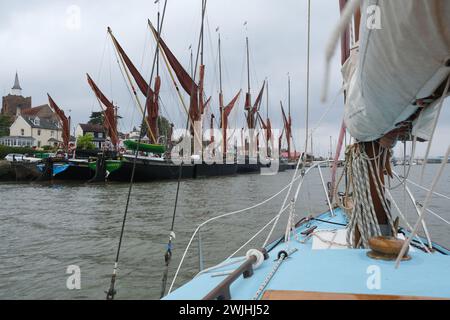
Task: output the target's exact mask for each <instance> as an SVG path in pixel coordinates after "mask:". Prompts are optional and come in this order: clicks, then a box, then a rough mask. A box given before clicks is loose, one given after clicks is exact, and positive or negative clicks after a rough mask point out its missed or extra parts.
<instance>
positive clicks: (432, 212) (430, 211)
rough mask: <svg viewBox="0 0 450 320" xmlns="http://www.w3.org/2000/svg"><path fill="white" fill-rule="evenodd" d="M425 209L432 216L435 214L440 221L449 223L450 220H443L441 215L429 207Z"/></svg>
mask: <svg viewBox="0 0 450 320" xmlns="http://www.w3.org/2000/svg"><path fill="white" fill-rule="evenodd" d="M427 211H428V212H429V213H431V214H432V215H433V216H435V217H436V218H438V219H440V220H441V221H443V222H445V223H446V224H448V225H450V221H448V220H445V219H444V218H443V217H442V216H440V215H439V214H437V213H436V212H434V211H432V210H430V209H428V208H427Z"/></svg>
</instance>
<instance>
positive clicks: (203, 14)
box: [200, 0, 206, 65]
mask: <svg viewBox="0 0 450 320" xmlns="http://www.w3.org/2000/svg"><path fill="white" fill-rule="evenodd" d="M205 9H206V0H202V27H201V32H200V41H201V47H200V48H201V49H200V65H203V46H204V44H203V43H204V38H203V36H204V27H205Z"/></svg>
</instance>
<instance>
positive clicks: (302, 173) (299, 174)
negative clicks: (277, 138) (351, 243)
mask: <svg viewBox="0 0 450 320" xmlns="http://www.w3.org/2000/svg"><path fill="white" fill-rule="evenodd" d="M328 162H329V160H324V161H319V162H316V163H314V164H313V165H311V166H310V167H309V168H302V169H300V166H301V162H299V163H298V165H297V168H296V171H295V173H294V175H293V177H292V180H291V181H290V183H289V184H287V185H286V186H285V187H283V188H282V189H281V190H280V191H278V192H277V193H275V194H273V195H272V196H270V197H269V198H267V199H265V200H263V201H261V202H259V203H257V204H255V205H252V206H250V207H247V208H244V209H240V210H236V211H232V212H228V213H224V214H221V215H219V216H216V217H213V218H210V219H208V220H206V221H204V222H203V223H201V224H199V225H198V226H197V228H196V229H195V231H194V232H193V234H192V236H191V238H190V239H189V242H188V244H187V246H186V248H185V250H184V252H183V255H182V257H181V260H180V263H179V264H178V267H177V269H176V272H175V275H174V278H173V280H172V282H171V285H170V288H169V290H168V293H170V292H171V291H172V289H173V286H174V284H175V282H176V280H177V278H178V274H179V272H180V270H181V267H182V266H183V264H184V261H185V259H186V256H187V253H188V251H189V249H190V248H191V245H192V243H193V241H194V239H195V237H196V236H198V235H200V236H199V238H198V239H199V240H198V241H199V242H198V245H199V250H198V253H199V265H200V267H201V269H203V265H204V263H203V250H202V240H201V229H202V228H204V227H205V226H206V225H208V224H210V223H212V222H214V221H217V220H219V219H223V218H226V217H229V216H233V215H237V214H240V213H244V212H248V211H250V210H253V209H256V208H258V207H261V206H262V205H264V204H266V203H268V202H270V201H272V200H273V199H275V198H277V197H278V196H279V195H281V194H283V193H284V192H285V191H286V190H288V192H287V195H286V198H285V201H284V202H283V205H282V207H281V209H280V211H279V212H278V213H277V214H276V215H275V216H274V217H273V218H272V219H271V220H270V221H269V222H268V223H266V224H265V225H264V226H263V227H262V228H261V229H260V230H258V231H257V232H256V233H255V234H254V235H253V236H252V237H251V238H250V239H249V240H248V241H246V242H245V243H244V244H243V245H242V246H240V247H239V249H238V250H236V251H235V252H233V254H231V255H230V256H229V257H228V258H227V259H226V260H225V262H226V261H229V260H230V259H231V258H233V257H234V256H235V255H236V254H237V253H238V252H240V251H241V250H242V249H243V248H245V247H246V246H247V245H248V244H249V243H250V242H252V241H253V240H254V239H255V238H256V237H257V236H259V235H260V234H261V233H262V232H263V231H264V230H266V229H267V228H268V227H269V226H271V225H272V229H271V231H270V233H269V234H271V233H272V231H273V229H274V227H275V225H276V223H277V221H278V220H279V218H280V217H281V215H282V214H283V213H284V212H286V211H287V210H288V209H289V208H290V207H291V205H292V204H291V203H288V204H286V199H287V198H288V196H289V194H290V193H291V190H292V186H293V185H294V184H295V183H297V182H298V186H297V190H296V193H295V197H294V199H297V198H298V195H299V192H300V190H301V188H302V186H303V182H304V179H305V177H307V176H308V175H309V173H310V172H311V171H312V169H315V168H318V169H319V174H320V176H321V182H322V185H323V190H324V192H325V195H326V198H327V203H328V206H329V208H330V212H331V213H333V210H332V206H331V201H330V199H329V195H328V192H327V188H326V185H325V182H324V180H323V175H322V171H321V168H320V165H322V164H324V163H328ZM299 169H300V170H299ZM299 180H300V181H299ZM266 242H267V241H266ZM263 247H264V246H263ZM219 266H220V265H218V266H215V267H213V268H216V267H219ZM210 269H211V268H210ZM210 269H207V270H200V273H199V274H201V273H203V272H206V271H208V270H210Z"/></svg>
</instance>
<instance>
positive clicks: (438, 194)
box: [406, 179, 450, 200]
mask: <svg viewBox="0 0 450 320" xmlns="http://www.w3.org/2000/svg"><path fill="white" fill-rule="evenodd" d="M406 182H408V183H410V184H412V185H413V186H416V187H418V188H420V189H422V190H424V191H430V189H427V188H425V187H424V186H421V185H420V184H418V183H415V182H414V181H412V180H409V179H406ZM433 194H434V195H436V196H439V197H442V198H444V199H447V200H450V197H449V196H446V195H445V194H442V193H439V192H436V191H433Z"/></svg>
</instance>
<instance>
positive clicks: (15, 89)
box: [11, 71, 22, 96]
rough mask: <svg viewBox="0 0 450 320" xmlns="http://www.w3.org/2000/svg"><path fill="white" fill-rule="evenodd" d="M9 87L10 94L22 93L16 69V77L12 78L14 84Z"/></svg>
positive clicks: (18, 94)
mask: <svg viewBox="0 0 450 320" xmlns="http://www.w3.org/2000/svg"><path fill="white" fill-rule="evenodd" d="M11 89H12V94H14V95H17V96H20V95H22V88H21V87H20V83H19V75H18V74H17V71H16V78H15V79H14V86H13V87H12V88H11Z"/></svg>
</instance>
